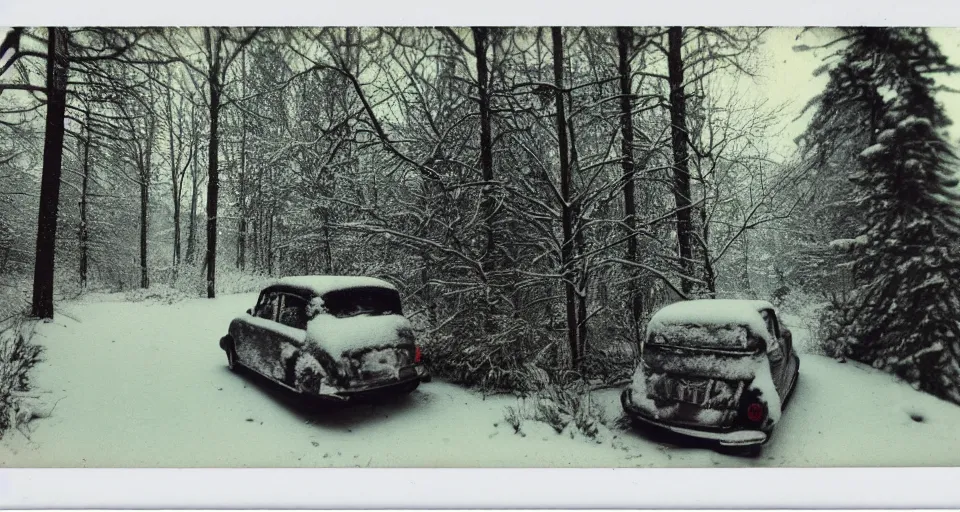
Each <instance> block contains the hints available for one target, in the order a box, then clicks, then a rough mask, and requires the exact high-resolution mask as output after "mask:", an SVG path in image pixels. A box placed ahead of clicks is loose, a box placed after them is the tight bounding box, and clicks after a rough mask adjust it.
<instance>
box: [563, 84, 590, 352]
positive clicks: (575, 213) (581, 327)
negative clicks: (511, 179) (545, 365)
mask: <svg viewBox="0 0 960 512" xmlns="http://www.w3.org/2000/svg"><path fill="white" fill-rule="evenodd" d="M569 103H570V104H569V105H567V106H569V107H570V110H573V100H572V99H571V100H570V101H569ZM567 130H568V132H569V137H568V139H569V141H570V165H569V168H570V175H571V180H572V179H573V174H574V173H579V172H580V153H579V152H578V151H577V136H576V130H574V125H573V119H568V120H567ZM571 188H572V187H571ZM572 194H573V191H571V195H572ZM570 202H571V205H570V209H571V217H572V219H573V247H574V256H573V258H579V257H580V256H581V255H582V254H583V253H584V252H586V237H585V236H584V233H583V229H580V222H581V220H582V217H581V209H580V207H581V203H580V200H579V199H576V200H571V201H570ZM572 277H574V278H575V279H576V283H577V286H576V289H577V344H578V347H579V348H580V354H579V356H580V360H581V361H583V359H584V358H585V357H586V355H587V353H588V351H589V349H590V347H589V343H588V339H587V298H588V297H587V280H588V279H589V274H588V270H587V267H586V265H582V264H581V265H580V266H579V270H578V271H577V272H574V273H573V274H572Z"/></svg>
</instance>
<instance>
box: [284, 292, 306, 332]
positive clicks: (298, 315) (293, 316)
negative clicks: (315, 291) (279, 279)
mask: <svg viewBox="0 0 960 512" xmlns="http://www.w3.org/2000/svg"><path fill="white" fill-rule="evenodd" d="M281 300H282V301H281V303H280V316H279V320H278V321H279V322H280V323H281V324H283V325H287V326H290V327H294V328H297V329H306V328H307V301H305V300H303V299H302V298H301V297H297V296H295V295H288V294H283V295H282V299H281Z"/></svg>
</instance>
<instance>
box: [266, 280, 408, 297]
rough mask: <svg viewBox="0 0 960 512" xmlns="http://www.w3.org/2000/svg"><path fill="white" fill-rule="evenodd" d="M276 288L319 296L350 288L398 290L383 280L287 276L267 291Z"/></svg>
mask: <svg viewBox="0 0 960 512" xmlns="http://www.w3.org/2000/svg"><path fill="white" fill-rule="evenodd" d="M276 288H296V289H298V290H304V291H307V292H310V293H313V294H314V295H318V296H322V295H325V294H327V293H330V292H335V291H337V290H346V289H350V288H386V289H388V290H394V291H396V290H397V288H396V287H395V286H393V285H392V284H390V283H388V282H386V281H384V280H382V279H377V278H375V277H366V276H287V277H284V278H281V279H279V280H278V281H277V282H275V283H274V284H272V285H270V286H269V287H267V289H276Z"/></svg>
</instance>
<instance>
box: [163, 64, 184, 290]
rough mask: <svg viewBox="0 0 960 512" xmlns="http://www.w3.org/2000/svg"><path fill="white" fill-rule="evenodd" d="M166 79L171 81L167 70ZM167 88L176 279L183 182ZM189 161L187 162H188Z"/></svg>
mask: <svg viewBox="0 0 960 512" xmlns="http://www.w3.org/2000/svg"><path fill="white" fill-rule="evenodd" d="M167 81H168V82H172V80H171V79H170V74H169V72H168V73H167ZM166 90H167V108H168V110H167V114H168V115H167V136H168V140H169V143H170V186H171V193H172V195H173V197H172V199H173V260H172V267H173V276H172V277H173V280H176V279H177V272H178V270H179V267H180V196H181V192H182V189H183V182H182V181H181V180H180V174H179V172H180V159H178V158H175V156H174V154H175V151H176V148H175V147H174V144H173V123H174V119H173V93H172V90H171V88H170V87H167V88H166ZM188 163H189V162H188Z"/></svg>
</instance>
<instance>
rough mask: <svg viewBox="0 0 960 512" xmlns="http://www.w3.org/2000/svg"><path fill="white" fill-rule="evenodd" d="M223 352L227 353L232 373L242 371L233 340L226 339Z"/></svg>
mask: <svg viewBox="0 0 960 512" xmlns="http://www.w3.org/2000/svg"><path fill="white" fill-rule="evenodd" d="M224 345H226V346H225V347H224V348H223V351H224V352H226V353H227V368H229V369H230V371H232V372H236V371H239V370H240V361H239V360H237V349H236V348H234V346H233V339H231V338H226V339H224Z"/></svg>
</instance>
